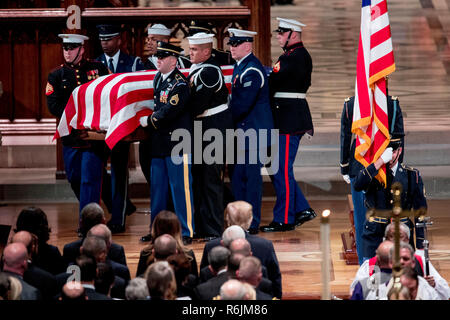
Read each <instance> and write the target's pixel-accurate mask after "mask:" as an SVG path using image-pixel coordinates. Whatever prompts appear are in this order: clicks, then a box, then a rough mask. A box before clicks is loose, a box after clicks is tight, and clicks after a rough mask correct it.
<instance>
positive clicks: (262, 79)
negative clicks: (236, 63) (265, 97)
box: [241, 67, 264, 88]
mask: <svg viewBox="0 0 450 320" xmlns="http://www.w3.org/2000/svg"><path fill="white" fill-rule="evenodd" d="M250 70H255V71H257V72H258V73H259V75H260V76H261V86H260V88H262V87H263V86H264V75H263V73H262V72H261V70H259V69H257V68H255V67H250V68H247V69H246V70H245V71H244V73H242V75H241V83H242V79H243V78H244V75H245V74H246V73H247V72H248V71H250Z"/></svg>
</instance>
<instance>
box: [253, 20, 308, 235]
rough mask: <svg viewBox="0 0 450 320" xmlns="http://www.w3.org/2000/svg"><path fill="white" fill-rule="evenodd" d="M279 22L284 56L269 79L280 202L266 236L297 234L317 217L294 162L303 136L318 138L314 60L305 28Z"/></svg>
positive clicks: (277, 189) (276, 184)
mask: <svg viewBox="0 0 450 320" xmlns="http://www.w3.org/2000/svg"><path fill="white" fill-rule="evenodd" d="M277 20H278V21H279V25H278V29H277V30H275V32H277V40H278V43H279V44H280V46H281V47H282V48H283V50H284V53H283V54H282V55H281V56H280V58H279V59H278V61H277V63H276V64H275V66H274V67H273V70H272V72H271V74H270V76H269V87H270V97H271V107H272V114H273V120H274V123H275V128H276V129H279V130H280V135H279V163H280V167H279V170H278V172H277V173H276V174H274V175H272V176H271V179H272V182H273V185H274V188H275V192H276V194H277V201H276V203H275V207H274V208H273V221H272V222H271V223H270V224H269V225H268V226H265V227H263V229H262V230H263V231H265V232H273V231H288V230H293V229H294V228H295V226H299V225H301V224H303V223H305V222H306V221H309V220H311V219H314V218H315V217H316V213H315V212H314V210H313V209H312V208H311V207H310V205H309V203H308V201H307V200H306V198H305V196H304V195H303V193H302V191H301V190H300V187H299V186H298V184H297V182H296V180H295V176H294V167H293V166H294V161H295V157H296V155H297V150H298V147H299V145H300V140H301V138H302V137H303V135H304V134H305V133H306V134H309V135H311V136H312V135H313V134H314V127H313V123H312V119H311V112H310V111H309V106H308V102H307V101H306V91H307V90H308V88H309V87H310V85H311V73H312V60H311V56H310V55H309V53H308V51H307V50H306V48H305V47H304V45H303V42H302V37H301V35H302V27H304V26H305V25H304V24H303V23H301V22H299V21H296V20H292V19H283V18H277Z"/></svg>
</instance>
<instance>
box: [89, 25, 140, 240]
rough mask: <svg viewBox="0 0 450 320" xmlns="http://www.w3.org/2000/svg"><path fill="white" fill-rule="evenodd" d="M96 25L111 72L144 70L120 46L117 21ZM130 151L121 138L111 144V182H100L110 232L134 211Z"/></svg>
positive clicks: (103, 57)
mask: <svg viewBox="0 0 450 320" xmlns="http://www.w3.org/2000/svg"><path fill="white" fill-rule="evenodd" d="M97 29H98V37H99V39H100V43H101V46H102V50H103V54H102V55H100V56H99V57H98V58H97V60H98V61H100V62H102V63H103V64H104V65H105V66H106V67H108V69H109V71H110V72H111V73H122V72H134V71H139V70H145V67H144V65H143V64H142V62H141V58H139V57H133V56H130V55H128V54H126V53H124V52H123V51H122V50H120V46H121V44H122V39H121V35H120V31H121V30H120V26H119V25H113V24H101V25H97ZM129 153H130V143H129V142H124V141H120V142H119V143H117V144H116V145H115V146H114V148H113V149H112V150H111V181H110V185H106V184H107V182H109V181H108V179H104V181H105V182H104V183H103V188H107V189H108V188H109V189H111V200H112V206H111V207H112V208H111V209H112V212H111V220H110V221H109V222H108V227H109V228H110V230H111V232H112V233H119V232H123V231H124V230H125V219H126V216H127V215H130V214H131V213H133V212H134V211H136V207H135V206H134V205H133V204H132V203H131V201H130V199H129V197H128V155H129Z"/></svg>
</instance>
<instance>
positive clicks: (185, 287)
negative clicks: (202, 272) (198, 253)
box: [167, 253, 197, 300]
mask: <svg viewBox="0 0 450 320" xmlns="http://www.w3.org/2000/svg"><path fill="white" fill-rule="evenodd" d="M167 262H168V263H169V265H170V266H171V267H172V269H173V271H174V273H175V280H176V282H177V297H178V300H181V299H184V300H192V299H193V297H194V288H195V286H196V285H197V279H196V278H195V276H194V275H192V274H191V261H190V260H189V258H188V257H187V256H186V255H185V254H184V253H178V254H174V255H171V256H169V257H167Z"/></svg>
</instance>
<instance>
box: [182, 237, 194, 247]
mask: <svg viewBox="0 0 450 320" xmlns="http://www.w3.org/2000/svg"><path fill="white" fill-rule="evenodd" d="M191 243H192V238H191V237H188V236H183V244H184V245H185V246H187V245H188V244H191Z"/></svg>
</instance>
